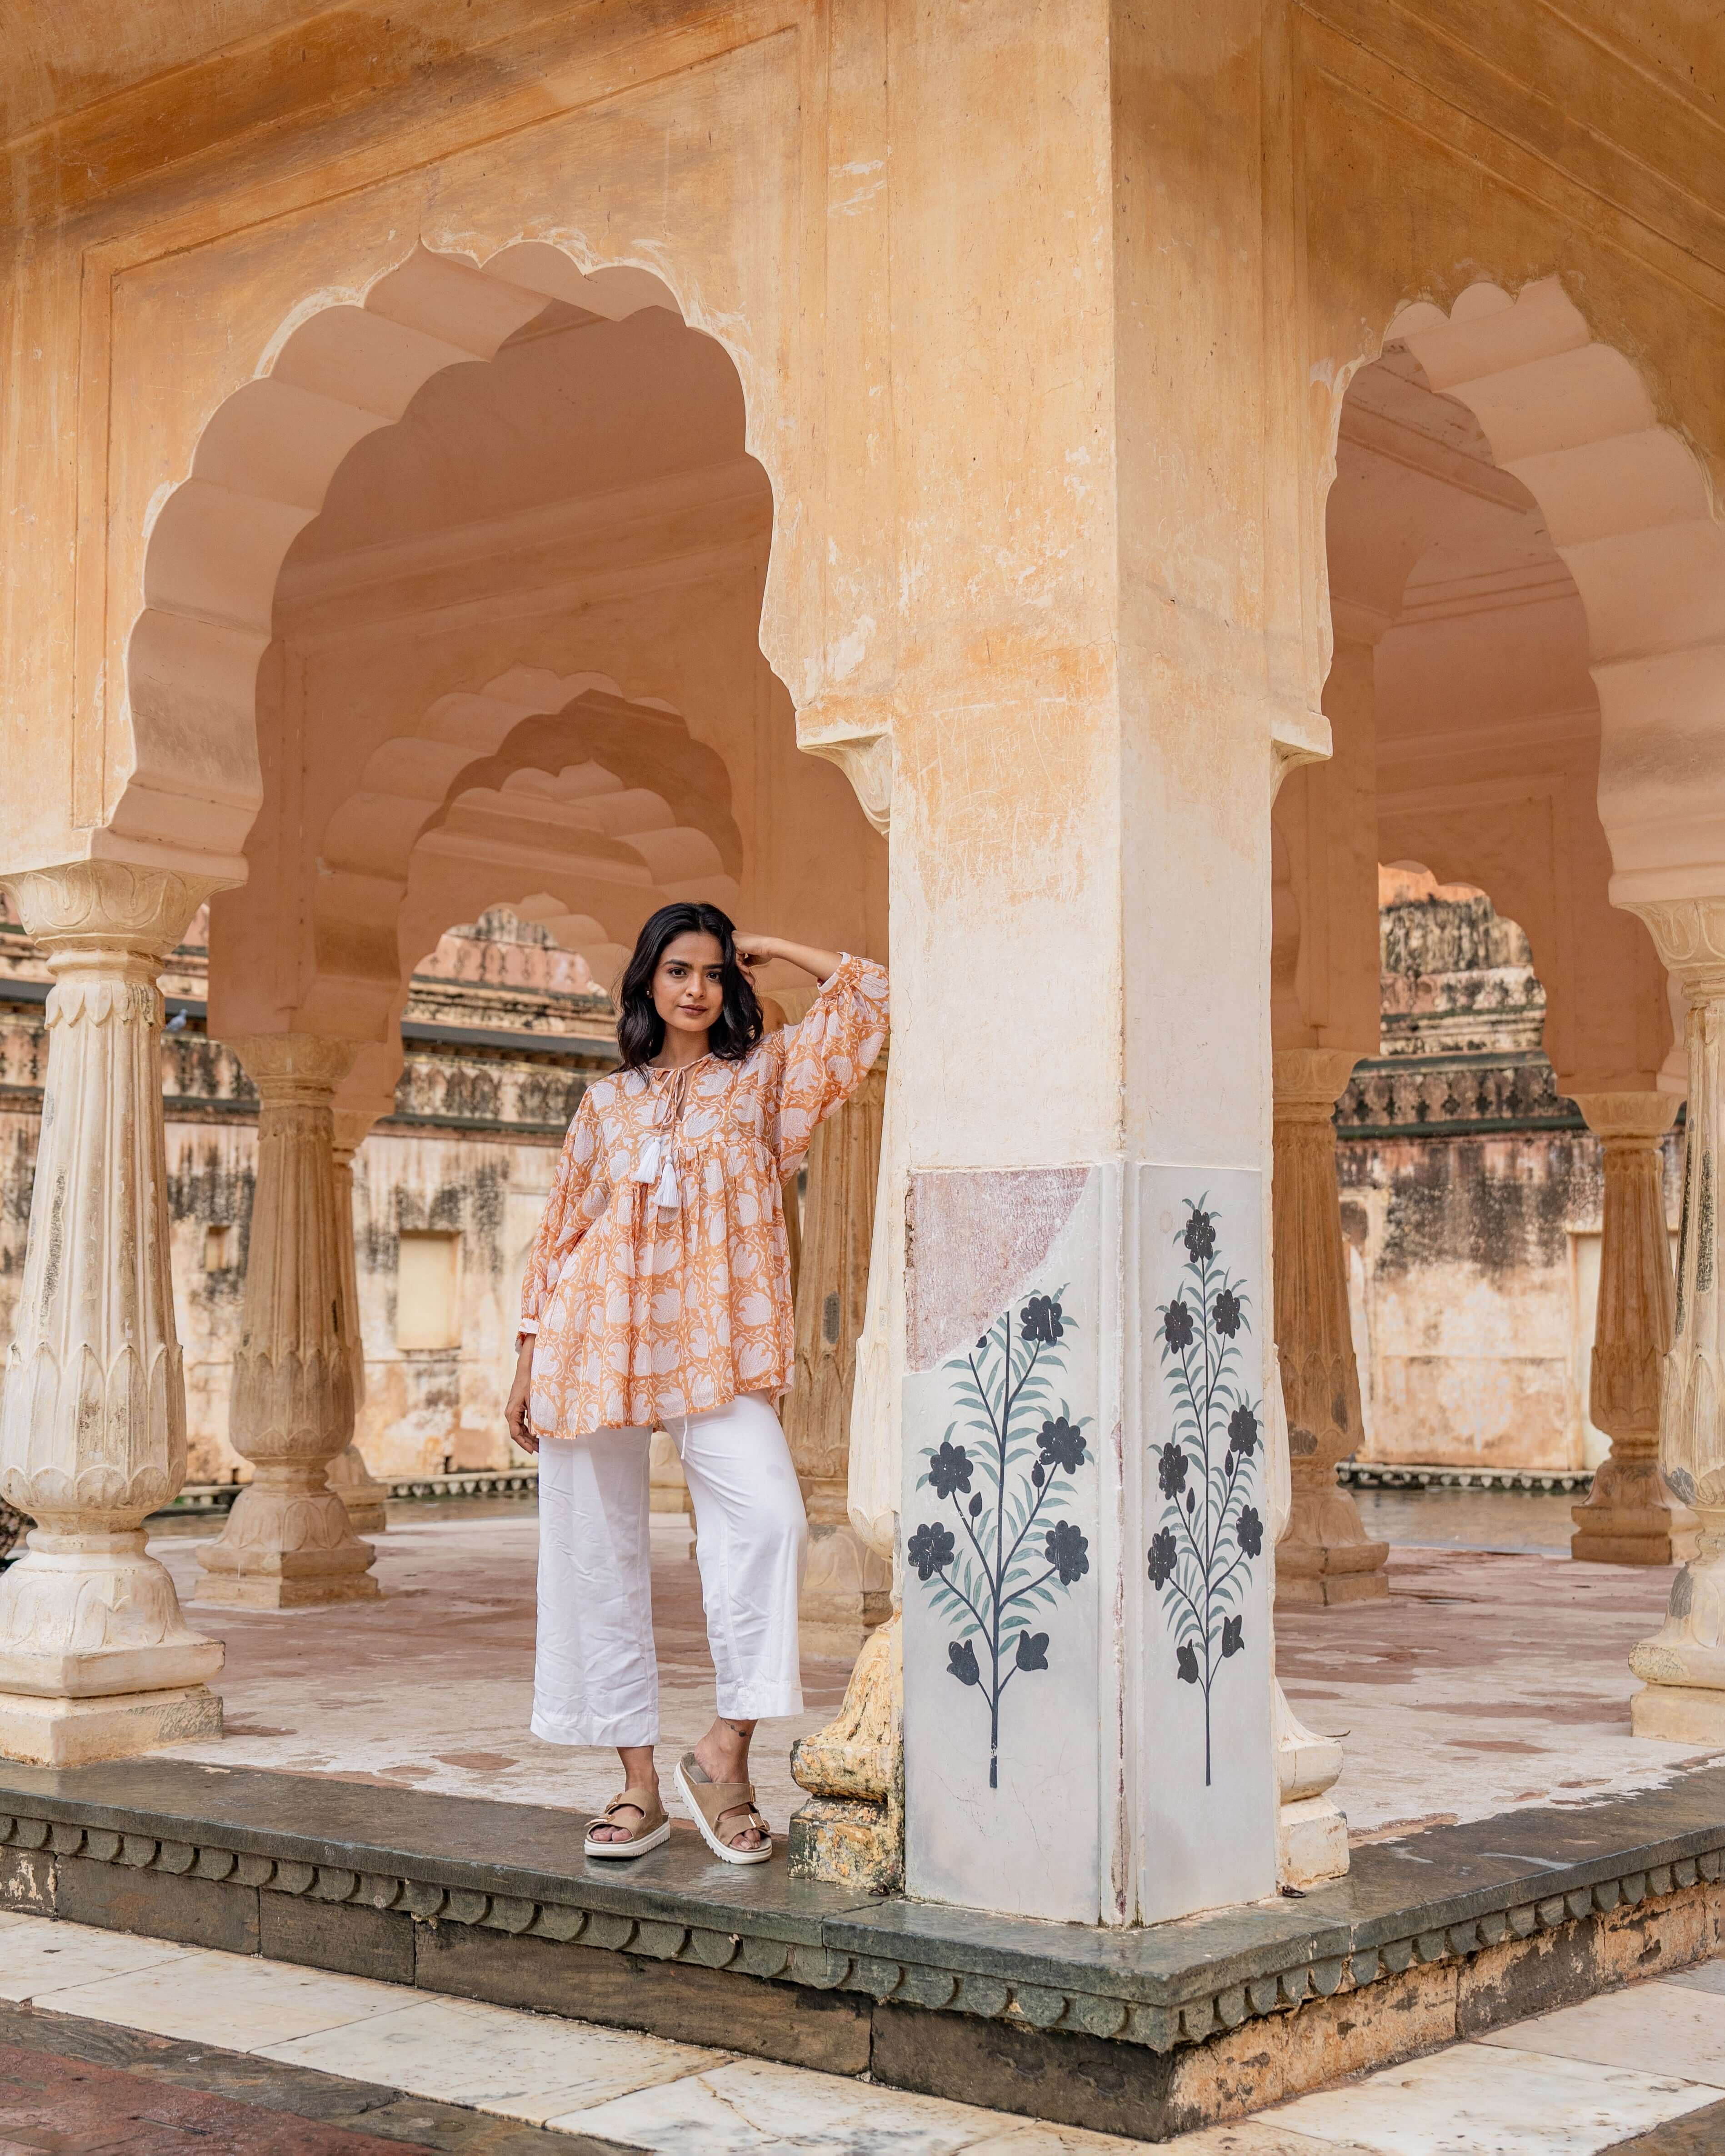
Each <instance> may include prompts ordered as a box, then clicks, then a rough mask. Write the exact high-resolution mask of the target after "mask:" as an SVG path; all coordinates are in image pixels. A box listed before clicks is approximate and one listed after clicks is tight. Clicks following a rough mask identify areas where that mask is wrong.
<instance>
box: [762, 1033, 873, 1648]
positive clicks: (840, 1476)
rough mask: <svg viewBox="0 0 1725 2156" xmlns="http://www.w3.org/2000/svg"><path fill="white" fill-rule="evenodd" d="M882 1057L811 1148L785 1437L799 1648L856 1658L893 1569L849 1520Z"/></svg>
mask: <svg viewBox="0 0 1725 2156" xmlns="http://www.w3.org/2000/svg"><path fill="white" fill-rule="evenodd" d="M885 1100H886V1057H885V1056H884V1055H883V1056H882V1057H881V1058H880V1061H879V1062H878V1063H877V1064H876V1065H875V1068H874V1069H873V1070H871V1071H870V1073H869V1075H868V1076H867V1077H866V1078H865V1079H864V1081H863V1082H862V1084H861V1085H860V1086H859V1087H858V1088H857V1091H855V1094H854V1095H853V1096H851V1098H850V1101H847V1102H846V1103H845V1106H844V1107H843V1108H841V1109H840V1110H839V1113H838V1114H837V1115H836V1116H831V1117H829V1120H828V1121H827V1122H824V1123H823V1124H822V1125H821V1126H820V1127H819V1129H818V1130H817V1131H816V1132H815V1134H814V1143H813V1144H812V1145H811V1146H810V1147H809V1185H808V1196H807V1199H806V1209H805V1216H804V1220H803V1229H804V1232H803V1250H802V1263H801V1266H800V1269H799V1273H798V1294H797V1375H796V1383H795V1384H794V1385H793V1388H792V1389H791V1393H790V1395H789V1397H788V1399H787V1400H786V1402H785V1406H784V1428H785V1438H786V1441H787V1442H788V1445H790V1448H791V1457H792V1459H793V1460H794V1461H795V1462H796V1466H797V1476H798V1481H800V1482H801V1483H802V1486H803V1501H804V1503H805V1504H806V1505H807V1507H808V1509H809V1568H808V1571H807V1573H805V1574H804V1577H803V1599H802V1605H801V1609H800V1613H799V1614H800V1620H801V1627H802V1635H803V1652H804V1653H805V1654H810V1655H843V1656H844V1657H845V1659H846V1660H847V1661H850V1660H852V1659H854V1658H855V1655H857V1653H858V1652H859V1651H860V1649H861V1647H862V1645H863V1642H864V1641H865V1640H866V1639H867V1637H868V1635H869V1634H870V1632H871V1631H872V1630H874V1628H875V1625H879V1624H880V1623H881V1622H882V1620H884V1619H885V1618H886V1615H887V1614H888V1611H889V1609H890V1607H891V1591H892V1573H891V1567H890V1566H889V1565H887V1564H886V1563H883V1562H882V1561H881V1559H880V1556H879V1555H878V1554H877V1553H875V1551H874V1550H872V1549H870V1547H869V1546H868V1544H867V1543H865V1542H864V1541H863V1540H862V1538H861V1537H860V1536H859V1535H858V1533H857V1532H856V1530H855V1527H853V1526H852V1525H851V1523H850V1505H849V1500H848V1489H849V1466H850V1400H851V1389H852V1384H853V1382H854V1379H855V1369H856V1348H857V1342H858V1339H859V1337H860V1334H861V1332H862V1329H863V1319H864V1314H865V1308H866V1306H867V1301H868V1293H869V1250H870V1243H871V1241H872V1239H873V1235H874V1225H875V1185H876V1183H877V1182H878V1180H879V1177H880V1121H881V1109H882V1106H883V1104H884V1102H885Z"/></svg>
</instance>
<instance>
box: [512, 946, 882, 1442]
mask: <svg viewBox="0 0 1725 2156" xmlns="http://www.w3.org/2000/svg"><path fill="white" fill-rule="evenodd" d="M885 1039H886V973H885V971H884V970H883V969H882V968H880V967H879V966H876V965H874V964H873V963H871V962H870V960H868V959H866V958H854V957H845V958H844V959H843V960H842V961H841V962H840V964H839V968H838V970H837V971H836V972H835V973H833V974H832V975H831V976H830V977H829V979H828V981H827V982H826V984H825V986H824V988H822V989H821V992H820V993H819V996H818V997H817V998H816V999H815V1001H814V1004H813V1005H812V1006H811V1007H810V1009H809V1014H808V1016H807V1017H806V1018H805V1019H803V1021H802V1022H801V1024H798V1025H793V1026H787V1027H785V1028H784V1029H783V1031H781V1032H778V1033H770V1034H768V1035H767V1037H766V1038H765V1039H763V1040H762V1041H761V1042H760V1043H759V1044H758V1045H757V1046H756V1047H755V1048H753V1049H752V1050H750V1052H749V1054H748V1055H746V1056H745V1057H743V1058H742V1060H741V1061H740V1062H736V1063H727V1062H724V1061H721V1060H720V1058H719V1057H717V1056H716V1055H704V1056H702V1057H701V1059H700V1060H699V1061H698V1062H696V1063H691V1064H689V1065H685V1067H684V1068H683V1069H682V1070H678V1071H670V1070H619V1071H618V1072H616V1073H615V1074H614V1075H612V1076H610V1077H607V1078H601V1079H600V1080H599V1081H598V1083H597V1084H596V1085H593V1086H588V1090H587V1091H586V1092H585V1093H583V1096H581V1105H580V1106H579V1107H578V1109H577V1110H576V1111H575V1119H574V1121H573V1122H572V1123H571V1124H570V1126H569V1134H568V1137H567V1138H566V1139H565V1140H564V1142H563V1152H562V1159H561V1160H560V1161H559V1162H558V1163H557V1179H556V1181H555V1182H554V1183H553V1184H552V1192H551V1197H550V1199H549V1201H548V1202H547V1205H546V1208H545V1218H544V1219H543V1220H542V1222H541V1223H540V1225H539V1234H538V1236H537V1238H536V1240H535V1242H534V1245H533V1255H532V1258H531V1261H530V1262H529V1264H528V1266H527V1276H526V1280H525V1281H523V1282H522V1285H521V1332H523V1333H524V1334H525V1333H531V1332H536V1333H537V1334H538V1336H539V1337H538V1342H537V1344H536V1347H535V1348H534V1351H533V1376H532V1389H531V1395H530V1399H529V1404H528V1409H527V1414H528V1419H529V1420H530V1422H531V1424H532V1427H533V1428H534V1429H535V1430H536V1431H538V1433H539V1434H540V1435H541V1436H542V1437H544V1436H550V1437H576V1436H579V1435H582V1434H583V1433H584V1432H586V1431H588V1430H613V1429H619V1428H634V1429H649V1428H651V1427H652V1426H653V1425H654V1424H655V1423H657V1422H658V1421H659V1420H660V1419H661V1418H662V1417H664V1416H666V1415H680V1414H695V1413H696V1412H698V1411H699V1410H700V1409H703V1408H716V1407H722V1406H723V1405H724V1404H725V1403H726V1401H727V1400H729V1399H734V1398H735V1397H736V1395H737V1394H739V1393H756V1392H771V1393H774V1394H778V1393H783V1392H784V1391H785V1390H786V1389H787V1388H788V1385H789V1383H790V1379H791V1372H792V1368H793V1362H794V1354H795V1341H794V1337H793V1329H792V1322H791V1276H790V1262H789V1256H788V1250H787V1248H786V1244H785V1232H784V1214H783V1201H782V1198H781V1193H780V1189H779V1184H780V1182H781V1179H782V1178H783V1177H785V1176H788V1175H791V1174H793V1173H795V1172H796V1170H797V1169H798V1168H799V1167H800V1166H801V1164H802V1162H803V1155H804V1154H805V1153H806V1152H808V1150H809V1140H810V1138H811V1137H813V1136H814V1127H815V1125H816V1124H817V1123H819V1122H821V1121H822V1120H823V1118H824V1117H825V1116H830V1115H831V1114H832V1113H833V1112H834V1110H835V1109H837V1108H839V1107H840V1106H842V1105H843V1104H844V1102H845V1101H846V1100H847V1099H848V1098H849V1096H850V1094H851V1093H852V1092H854V1091H855V1089H856V1087H857V1086H858V1085H859V1084H860V1082H861V1081H862V1079H863V1077H864V1075H865V1073H866V1072H867V1070H868V1069H869V1066H870V1065H871V1064H872V1063H873V1062H874V1060H875V1057H876V1056H877V1055H879V1054H880V1047H881V1044H882V1042H883V1041H884V1040H885Z"/></svg>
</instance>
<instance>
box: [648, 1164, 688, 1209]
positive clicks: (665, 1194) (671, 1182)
mask: <svg viewBox="0 0 1725 2156" xmlns="http://www.w3.org/2000/svg"><path fill="white" fill-rule="evenodd" d="M653 1202H654V1204H655V1205H656V1206H657V1207H658V1208H659V1209H660V1212H661V1213H675V1211H676V1210H677V1209H678V1208H679V1207H680V1205H681V1204H682V1202H683V1190H682V1185H681V1184H680V1183H679V1182H678V1180H677V1170H676V1163H675V1162H674V1161H669V1160H668V1161H666V1163H665V1173H664V1174H663V1175H662V1176H660V1178H659V1188H658V1189H657V1190H655V1192H654V1193H653Z"/></svg>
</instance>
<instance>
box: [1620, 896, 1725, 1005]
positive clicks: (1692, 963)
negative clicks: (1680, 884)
mask: <svg viewBox="0 0 1725 2156" xmlns="http://www.w3.org/2000/svg"><path fill="white" fill-rule="evenodd" d="M1621 903H1622V905H1623V909H1624V911H1625V912H1626V913H1633V914H1634V915H1635V917H1636V918H1637V920H1639V921H1644V922H1645V924H1646V928H1647V932H1648V934H1649V935H1650V936H1651V937H1652V938H1653V947H1654V948H1655V950H1656V951H1657V952H1658V953H1659V960H1660V963H1661V965H1662V966H1663V967H1664V968H1665V969H1666V972H1667V973H1675V974H1676V977H1677V978H1678V979H1679V980H1680V981H1681V983H1682V984H1683V987H1684V989H1685V991H1686V993H1687V994H1688V996H1689V998H1690V1000H1691V1001H1692V1002H1693V1001H1694V1000H1695V999H1696V998H1697V997H1700V996H1703V995H1709V994H1712V995H1718V994H1722V993H1725V898H1640V899H1625V900H1624V901H1621Z"/></svg>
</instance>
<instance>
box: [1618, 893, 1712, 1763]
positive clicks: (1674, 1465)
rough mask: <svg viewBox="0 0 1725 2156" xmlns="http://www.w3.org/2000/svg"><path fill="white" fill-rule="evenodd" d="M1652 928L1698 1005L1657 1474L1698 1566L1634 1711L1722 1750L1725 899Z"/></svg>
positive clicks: (1640, 1668) (1651, 912) (1642, 1651)
mask: <svg viewBox="0 0 1725 2156" xmlns="http://www.w3.org/2000/svg"><path fill="white" fill-rule="evenodd" d="M1630 911H1631V912H1634V913H1637V914H1639V915H1640V917H1641V918H1642V919H1643V920H1644V921H1645V922H1646V924H1647V926H1648V928H1649V929H1650V931H1651V933H1652V937H1653V941H1654V942H1655V944H1656V947H1657V948H1658V951H1659V955H1660V957H1661V961H1662V962H1664V964H1665V966H1666V970H1667V971H1668V972H1669V973H1672V974H1674V975H1675V976H1676V978H1677V979H1678V980H1679V981H1680V982H1681V984H1682V988H1683V992H1684V994H1685V996H1686V998H1687V1001H1688V1005H1689V1016H1688V1022H1687V1024H1686V1029H1685V1045H1686V1048H1687V1050H1688V1058H1689V1112H1688V1119H1687V1125H1686V1150H1685V1157H1684V1165H1683V1219H1682V1230H1681V1236H1680V1238H1679V1247H1678V1251H1677V1296H1676V1319H1675V1326H1674V1332H1673V1337H1672V1341H1671V1352H1670V1353H1669V1354H1667V1355H1666V1358H1665V1368H1664V1375H1663V1383H1662V1386H1661V1396H1660V1416H1659V1447H1660V1466H1661V1468H1662V1469H1663V1471H1664V1475H1665V1480H1666V1483H1667V1484H1668V1485H1669V1486H1670V1488H1671V1491H1672V1493H1673V1494H1674V1495H1675V1496H1676V1497H1677V1498H1678V1499H1679V1500H1680V1501H1681V1502H1682V1503H1684V1504H1686V1505H1692V1506H1693V1507H1694V1508H1695V1512H1696V1516H1697V1520H1698V1522H1699V1533H1698V1537H1697V1549H1696V1553H1695V1555H1694V1556H1693V1557H1692V1558H1690V1560H1689V1562H1688V1563H1686V1565H1685V1566H1684V1568H1683V1569H1682V1570H1681V1572H1680V1573H1678V1574H1677V1577H1676V1580H1675V1582H1674V1583H1673V1584H1672V1587H1671V1604H1670V1608H1669V1609H1668V1610H1667V1612H1666V1620H1665V1623H1664V1624H1663V1625H1661V1628H1660V1630H1659V1631H1658V1632H1657V1633H1656V1635H1655V1636H1654V1637H1653V1638H1652V1639H1651V1640H1643V1641H1642V1642H1641V1644H1640V1645H1639V1646H1638V1647H1637V1648H1636V1649H1635V1651H1634V1652H1633V1653H1632V1654H1631V1655H1630V1668H1631V1669H1632V1670H1633V1671H1635V1675H1636V1676H1639V1677H1641V1678H1644V1679H1645V1681H1646V1686H1647V1689H1646V1690H1645V1691H1640V1692H1637V1693H1636V1695H1635V1698H1634V1699H1633V1700H1632V1701H1631V1702H1630V1715H1631V1718H1632V1721H1633V1724H1634V1727H1635V1734H1636V1735H1637V1736H1638V1737H1676V1739H1677V1741H1679V1742H1681V1743H1700V1744H1707V1745H1725V1278H1722V1275H1721V1256H1722V1253H1721V1250H1720V1199H1721V1192H1720V1185H1719V1177H1720V1171H1721V1166H1722V1159H1721V1147H1722V1142H1725V1067H1722V1066H1725V899H1717V898H1711V899H1682V900H1661V901H1643V902H1640V903H1639V904H1636V905H1635V906H1631V907H1630Z"/></svg>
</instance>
